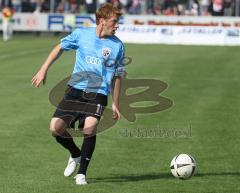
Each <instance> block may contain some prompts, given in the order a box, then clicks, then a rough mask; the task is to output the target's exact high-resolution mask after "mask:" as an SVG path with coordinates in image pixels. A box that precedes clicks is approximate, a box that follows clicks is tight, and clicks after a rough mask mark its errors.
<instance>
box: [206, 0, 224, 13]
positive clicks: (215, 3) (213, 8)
mask: <svg viewBox="0 0 240 193" xmlns="http://www.w3.org/2000/svg"><path fill="white" fill-rule="evenodd" d="M209 12H210V13H211V15H212V16H223V15H224V1H223V0H212V1H211V4H210V6H209Z"/></svg>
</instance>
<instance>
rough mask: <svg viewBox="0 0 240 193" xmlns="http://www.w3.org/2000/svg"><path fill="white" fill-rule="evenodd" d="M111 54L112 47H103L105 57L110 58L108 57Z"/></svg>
mask: <svg viewBox="0 0 240 193" xmlns="http://www.w3.org/2000/svg"><path fill="white" fill-rule="evenodd" d="M110 54H111V49H110V48H103V49H102V56H103V58H104V59H108V57H109V56H110Z"/></svg>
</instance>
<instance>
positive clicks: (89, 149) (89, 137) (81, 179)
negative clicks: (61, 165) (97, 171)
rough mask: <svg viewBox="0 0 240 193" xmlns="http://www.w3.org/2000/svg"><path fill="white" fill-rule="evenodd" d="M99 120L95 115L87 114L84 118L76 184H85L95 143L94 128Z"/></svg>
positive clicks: (95, 128)
mask: <svg viewBox="0 0 240 193" xmlns="http://www.w3.org/2000/svg"><path fill="white" fill-rule="evenodd" d="M98 122H99V120H98V119H97V118H96V117H92V116H88V117H86V119H85V123H84V128H83V133H84V139H83V144H82V148H81V150H82V153H81V161H80V168H79V171H78V174H77V176H76V183H77V184H78V185H84V184H87V182H86V178H85V176H86V173H87V168H88V165H89V162H90V160H91V157H92V154H93V152H94V149H95V144H96V130H97V125H98Z"/></svg>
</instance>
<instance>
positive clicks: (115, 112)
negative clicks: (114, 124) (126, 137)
mask: <svg viewBox="0 0 240 193" xmlns="http://www.w3.org/2000/svg"><path fill="white" fill-rule="evenodd" d="M112 112H113V116H112V118H113V119H114V120H119V119H120V117H121V114H120V111H119V108H118V107H117V106H116V105H115V104H112Z"/></svg>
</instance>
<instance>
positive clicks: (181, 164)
mask: <svg viewBox="0 0 240 193" xmlns="http://www.w3.org/2000/svg"><path fill="white" fill-rule="evenodd" d="M196 168H197V164H196V161H195V159H194V158H193V157H192V156H191V155H188V154H179V155H177V156H175V157H174V158H173V159H172V161H171V164H170V169H171V172H172V174H173V176H174V177H176V178H181V179H188V178H191V177H192V176H193V175H194V174H195V172H196Z"/></svg>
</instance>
